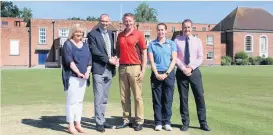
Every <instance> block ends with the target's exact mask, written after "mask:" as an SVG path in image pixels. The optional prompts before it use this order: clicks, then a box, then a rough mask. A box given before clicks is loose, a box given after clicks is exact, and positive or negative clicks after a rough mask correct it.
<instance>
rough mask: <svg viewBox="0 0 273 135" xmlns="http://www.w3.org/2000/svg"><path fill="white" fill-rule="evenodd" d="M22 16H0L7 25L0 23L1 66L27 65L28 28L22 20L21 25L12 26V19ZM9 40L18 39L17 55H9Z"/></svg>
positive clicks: (16, 19)
mask: <svg viewBox="0 0 273 135" xmlns="http://www.w3.org/2000/svg"><path fill="white" fill-rule="evenodd" d="M22 20H23V19H22V18H9V17H8V18H1V21H2V22H3V21H5V22H8V25H1V66H27V65H28V54H29V53H28V29H27V28H26V27H25V26H26V24H25V23H24V22H20V23H21V27H17V26H14V21H22ZM10 40H19V55H18V56H11V55H10Z"/></svg>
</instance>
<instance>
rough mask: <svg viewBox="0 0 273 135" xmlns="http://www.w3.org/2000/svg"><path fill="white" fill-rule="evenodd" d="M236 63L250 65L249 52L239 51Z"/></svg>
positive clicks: (236, 55)
mask: <svg viewBox="0 0 273 135" xmlns="http://www.w3.org/2000/svg"><path fill="white" fill-rule="evenodd" d="M235 64H236V65H248V54H247V53H246V52H243V51H242V52H237V53H236V54H235Z"/></svg>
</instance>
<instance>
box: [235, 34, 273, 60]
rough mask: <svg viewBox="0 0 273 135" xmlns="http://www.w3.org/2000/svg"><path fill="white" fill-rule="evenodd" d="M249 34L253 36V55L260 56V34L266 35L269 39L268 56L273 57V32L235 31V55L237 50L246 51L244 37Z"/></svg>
mask: <svg viewBox="0 0 273 135" xmlns="http://www.w3.org/2000/svg"><path fill="white" fill-rule="evenodd" d="M247 34H249V35H252V36H253V52H252V56H259V52H260V36H261V35H266V36H267V39H268V56H270V57H273V33H249V32H234V34H233V44H234V53H233V54H234V56H235V54H236V53H237V52H240V51H244V38H245V36H246V35H247Z"/></svg>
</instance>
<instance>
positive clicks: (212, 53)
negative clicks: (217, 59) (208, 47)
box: [207, 51, 214, 60]
mask: <svg viewBox="0 0 273 135" xmlns="http://www.w3.org/2000/svg"><path fill="white" fill-rule="evenodd" d="M210 53H211V54H212V56H211V57H212V58H211V59H208V56H209V54H210ZM213 59H214V52H213V51H208V53H207V60H213Z"/></svg>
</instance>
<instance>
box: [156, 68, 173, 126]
mask: <svg viewBox="0 0 273 135" xmlns="http://www.w3.org/2000/svg"><path fill="white" fill-rule="evenodd" d="M158 73H159V74H163V73H165V71H158ZM174 84H175V71H174V70H173V71H172V72H170V74H169V75H168V77H167V78H166V79H165V80H162V81H160V80H157V78H156V76H155V74H154V73H152V74H151V87H152V95H153V109H154V120H155V125H163V124H164V125H165V124H169V125H170V124H171V122H170V119H171V116H172V103H173V91H174Z"/></svg>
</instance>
